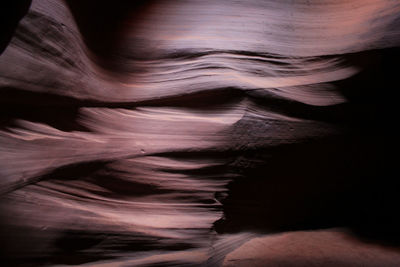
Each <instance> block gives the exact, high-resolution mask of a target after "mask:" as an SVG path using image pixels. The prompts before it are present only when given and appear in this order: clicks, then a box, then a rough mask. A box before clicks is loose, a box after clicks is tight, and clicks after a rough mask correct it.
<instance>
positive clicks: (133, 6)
mask: <svg viewBox="0 0 400 267" xmlns="http://www.w3.org/2000/svg"><path fill="white" fill-rule="evenodd" d="M66 2H67V4H68V6H69V8H70V10H71V13H72V15H73V16H74V20H75V21H76V23H77V25H78V28H79V31H80V32H81V34H82V36H83V40H84V42H85V44H86V45H87V47H88V48H89V49H90V50H91V51H92V52H94V53H95V54H96V55H97V56H98V57H97V58H96V59H95V60H96V61H97V63H98V64H99V65H102V66H109V64H113V63H112V58H113V57H115V56H116V55H117V54H118V45H119V42H118V40H119V39H120V38H121V36H123V33H122V34H121V31H122V30H123V27H122V26H123V23H124V22H126V19H128V18H129V19H131V18H132V15H133V14H134V16H143V15H144V14H145V13H146V8H148V7H149V6H150V5H151V3H152V2H153V1H144V0H135V1H129V0H115V1H108V0H100V1H96V0H88V1H80V0H67V1H66ZM112 66H113V67H114V68H117V67H118V66H117V65H112Z"/></svg>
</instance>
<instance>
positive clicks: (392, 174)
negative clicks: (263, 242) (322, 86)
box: [214, 49, 400, 245]
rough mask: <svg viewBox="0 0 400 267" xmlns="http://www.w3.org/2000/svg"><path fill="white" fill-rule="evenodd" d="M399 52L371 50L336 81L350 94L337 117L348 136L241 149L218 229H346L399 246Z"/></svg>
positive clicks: (265, 231)
mask: <svg viewBox="0 0 400 267" xmlns="http://www.w3.org/2000/svg"><path fill="white" fill-rule="evenodd" d="M399 51H400V50H399V49H386V50H380V51H372V52H371V53H374V54H375V55H374V62H373V64H370V65H369V66H367V68H366V70H365V71H364V72H362V73H360V74H359V75H356V76H355V77H352V78H350V79H347V80H343V81H340V82H336V84H337V85H338V86H339V88H341V89H342V90H343V93H344V94H345V95H346V97H347V98H348V99H349V103H348V104H347V105H348V107H347V108H346V110H347V111H346V113H344V114H343V116H345V117H343V118H342V120H338V119H339V118H337V120H335V124H337V125H345V126H346V128H345V129H347V133H346V134H344V135H341V136H332V137H326V138H319V139H316V140H308V141H305V142H302V143H297V144H291V145H284V146H279V147H275V148H266V149H259V150H252V151H245V152H244V153H243V154H242V155H241V157H240V158H238V159H237V160H236V161H235V162H233V164H232V169H233V170H235V171H236V172H238V173H240V175H241V178H237V179H235V180H234V181H233V182H231V183H230V184H229V186H228V187H229V193H228V196H227V197H226V198H224V199H221V202H222V204H223V211H224V218H222V219H221V220H219V221H217V222H215V225H214V227H215V229H216V231H217V232H219V233H226V232H238V231H243V230H247V231H254V232H263V233H270V232H279V231H287V230H302V229H320V228H327V227H337V226H344V227H349V228H350V229H352V230H353V231H354V233H356V234H357V235H358V236H359V237H360V238H362V239H365V240H370V241H374V242H383V243H387V244H391V245H400V229H399V227H398V225H400V218H399V216H398V214H397V210H398V205H399V203H400V195H399V194H398V191H399V188H400V187H399V186H400V183H399V181H398V171H397V168H396V165H397V164H396V153H395V152H396V151H397V149H396V148H397V147H398V145H397V141H396V139H395V137H396V134H395V132H396V131H395V128H396V121H397V114H398V112H397V111H396V106H397V105H396V103H395V102H396V101H397V98H396V95H397V90H398V74H397V73H396V68H395V67H394V66H396V64H397V63H398V62H399V59H400V53H399ZM367 55H368V54H367ZM361 62H362V61H361ZM287 108H288V109H287V110H290V108H289V107H287ZM243 162H244V163H245V164H243Z"/></svg>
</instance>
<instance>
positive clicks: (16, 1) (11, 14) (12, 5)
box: [0, 0, 32, 55]
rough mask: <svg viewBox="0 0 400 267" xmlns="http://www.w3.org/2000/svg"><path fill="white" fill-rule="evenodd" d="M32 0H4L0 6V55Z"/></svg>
mask: <svg viewBox="0 0 400 267" xmlns="http://www.w3.org/2000/svg"><path fill="white" fill-rule="evenodd" d="M31 2H32V0H5V1H2V3H1V8H0V55H1V54H2V53H3V52H4V50H5V49H6V47H7V46H8V44H9V43H10V41H11V38H12V36H13V35H14V32H15V29H16V28H17V26H18V23H19V21H20V20H21V19H22V18H23V17H24V16H25V14H26V13H27V12H28V10H29V7H30V6H31Z"/></svg>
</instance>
